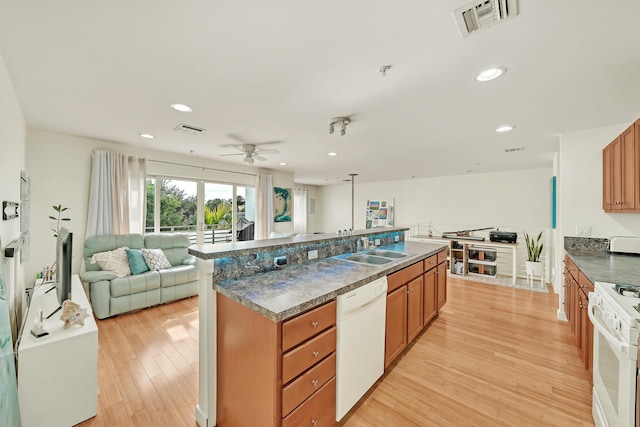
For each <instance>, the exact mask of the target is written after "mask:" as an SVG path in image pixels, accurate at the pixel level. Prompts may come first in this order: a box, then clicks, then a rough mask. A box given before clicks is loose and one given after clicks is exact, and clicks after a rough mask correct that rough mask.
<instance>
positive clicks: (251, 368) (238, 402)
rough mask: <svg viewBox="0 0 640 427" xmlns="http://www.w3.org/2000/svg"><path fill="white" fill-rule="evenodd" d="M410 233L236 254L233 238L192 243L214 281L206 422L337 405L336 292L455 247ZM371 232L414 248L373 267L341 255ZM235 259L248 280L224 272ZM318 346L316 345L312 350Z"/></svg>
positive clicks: (207, 314) (202, 416) (280, 244)
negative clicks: (412, 238) (275, 260)
mask: <svg viewBox="0 0 640 427" xmlns="http://www.w3.org/2000/svg"><path fill="white" fill-rule="evenodd" d="M405 230H406V229H374V230H366V231H363V232H354V233H353V235H350V236H332V235H320V236H318V237H317V238H315V239H312V238H309V237H307V238H305V239H296V238H291V239H274V240H273V241H259V242H255V244H256V245H255V246H254V247H251V245H250V242H242V244H241V245H238V244H235V245H236V247H235V248H234V249H235V251H234V249H231V248H224V247H223V246H226V245H211V246H216V248H213V247H210V248H205V247H201V246H195V247H191V248H190V250H189V252H190V253H191V254H193V255H195V256H197V257H198V258H199V260H198V262H199V268H200V270H201V277H203V278H204V280H203V281H204V282H205V283H203V284H202V285H201V288H200V289H201V293H200V310H201V313H200V317H201V323H200V325H201V326H200V335H201V346H200V396H199V404H198V407H197V409H196V419H197V421H198V424H200V425H201V426H203V425H219V426H224V425H241V424H247V425H275V426H279V425H283V426H286V425H295V424H296V423H298V422H299V420H300V419H302V418H300V417H304V411H303V410H301V409H300V408H303V407H305V408H307V409H309V408H312V409H313V407H314V406H315V407H318V408H323V407H324V408H326V407H327V406H326V405H329V404H333V405H335V376H334V375H335V324H336V317H335V298H336V297H337V296H338V295H341V294H344V293H347V292H349V291H351V290H353V289H356V288H358V287H360V286H363V285H365V284H367V283H369V282H371V281H373V280H375V279H377V278H380V277H383V276H387V275H390V274H393V273H395V272H399V271H402V270H404V269H406V268H407V267H410V266H412V265H416V264H419V265H420V266H421V267H422V262H423V260H425V259H427V258H429V257H434V256H435V255H436V254H437V253H440V252H442V251H443V250H444V249H446V246H445V245H441V244H433V243H418V242H405V241H404V231H405ZM363 236H368V237H370V238H371V239H372V241H376V240H380V248H385V249H390V250H394V251H402V252H405V253H407V254H408V255H407V256H406V257H404V258H400V259H397V260H393V261H391V262H389V263H387V264H383V265H369V264H361V263H355V262H351V261H347V260H344V259H342V258H343V256H341V255H340V254H338V255H336V254H335V251H336V250H337V251H338V252H340V253H345V252H347V253H348V252H354V250H355V249H356V242H357V240H358V239H359V238H361V237H363ZM296 250H298V251H300V250H301V251H302V252H303V253H304V254H306V253H307V252H312V251H316V250H317V251H318V252H319V255H320V256H319V258H318V259H315V260H310V261H305V260H303V259H301V258H304V257H301V256H300V254H299V253H296ZM234 254H237V256H235V257H234ZM283 254H284V255H283ZM323 255H324V256H325V257H323ZM327 255H328V256H327ZM274 256H286V257H287V260H291V261H293V262H292V263H291V264H292V265H289V266H286V267H284V268H272V267H269V266H271V265H272V257H274ZM213 260H217V262H216V264H215V267H214V262H213ZM296 261H298V262H296ZM234 263H235V266H234V267H232V268H230V269H231V270H233V271H235V273H234V274H235V275H238V276H239V277H229V278H227V276H228V274H227V273H224V272H222V271H217V272H216V271H215V270H216V269H217V268H218V267H220V270H223V269H224V268H225V267H229V266H230V265H231V264H234ZM265 270H266V271H265ZM247 271H250V272H251V274H248V273H247ZM421 271H422V270H421ZM203 311H204V313H203ZM203 317H204V326H203ZM309 325H311V326H309ZM203 329H204V331H203ZM216 344H217V345H216ZM309 346H315V347H314V348H313V349H312V350H313V351H311V349H310V347H309ZM308 347H309V349H310V350H309V351H308V354H309V355H310V356H308V357H307V356H305V354H306V353H307V351H306V349H307V348H308ZM309 358H311V359H309ZM307 359H309V360H307ZM316 360H317V362H316ZM309 384H311V386H309ZM331 390H333V391H331ZM309 396H311V397H309ZM303 400H304V403H302V404H300V402H301V401H303ZM296 405H299V406H297V408H296ZM294 408H295V410H294ZM289 412H290V413H289ZM333 412H334V413H333V414H332V413H331V411H330V410H323V411H322V414H323V417H324V418H323V417H320V418H318V419H310V422H311V421H314V420H315V421H316V423H319V424H317V425H323V424H327V425H332V424H333V422H334V421H335V419H332V417H335V411H333ZM287 414H288V415H287ZM285 415H286V416H285Z"/></svg>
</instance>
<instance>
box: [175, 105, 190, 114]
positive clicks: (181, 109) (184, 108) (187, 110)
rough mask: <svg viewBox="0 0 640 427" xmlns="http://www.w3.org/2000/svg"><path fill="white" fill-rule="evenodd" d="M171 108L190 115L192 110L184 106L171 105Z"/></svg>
mask: <svg viewBox="0 0 640 427" xmlns="http://www.w3.org/2000/svg"><path fill="white" fill-rule="evenodd" d="M171 108H173V109H174V110H176V111H182V112H183V113H190V112H192V111H193V108H191V107H189V106H188V105H185V104H171Z"/></svg>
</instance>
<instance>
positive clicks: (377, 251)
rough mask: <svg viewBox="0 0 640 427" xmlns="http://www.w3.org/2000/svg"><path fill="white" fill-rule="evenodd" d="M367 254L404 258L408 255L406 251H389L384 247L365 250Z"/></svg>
mask: <svg viewBox="0 0 640 427" xmlns="http://www.w3.org/2000/svg"><path fill="white" fill-rule="evenodd" d="M367 255H374V256H383V257H386V258H404V257H407V256H409V254H408V253H406V252H400V251H390V250H385V249H375V250H373V251H370V252H367Z"/></svg>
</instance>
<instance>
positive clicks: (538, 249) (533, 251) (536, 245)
mask: <svg viewBox="0 0 640 427" xmlns="http://www.w3.org/2000/svg"><path fill="white" fill-rule="evenodd" d="M540 239H542V231H541V232H540V234H538V237H537V238H536V240H533V238H530V237H529V235H528V234H527V233H524V240H525V241H526V243H527V261H532V262H539V261H540V254H541V253H542V247H543V246H544V245H543V243H542V242H541V241H540Z"/></svg>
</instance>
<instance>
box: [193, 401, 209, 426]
mask: <svg viewBox="0 0 640 427" xmlns="http://www.w3.org/2000/svg"><path fill="white" fill-rule="evenodd" d="M196 423H198V425H199V426H200V427H209V424H207V423H208V420H207V414H205V413H203V412H202V411H201V410H200V405H196Z"/></svg>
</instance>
